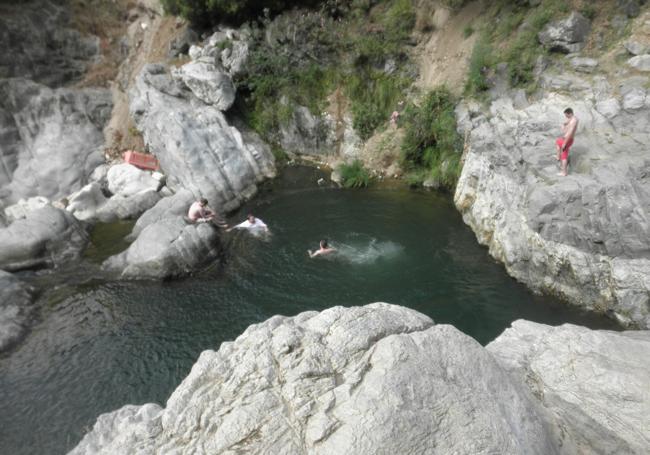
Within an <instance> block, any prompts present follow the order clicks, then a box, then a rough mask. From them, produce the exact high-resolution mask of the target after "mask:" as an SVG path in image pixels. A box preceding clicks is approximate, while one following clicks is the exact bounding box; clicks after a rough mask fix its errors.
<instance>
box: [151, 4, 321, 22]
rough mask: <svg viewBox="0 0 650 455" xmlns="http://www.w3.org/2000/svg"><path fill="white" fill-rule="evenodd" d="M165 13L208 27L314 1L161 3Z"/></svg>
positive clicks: (305, 5) (248, 18) (242, 20)
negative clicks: (265, 11)
mask: <svg viewBox="0 0 650 455" xmlns="http://www.w3.org/2000/svg"><path fill="white" fill-rule="evenodd" d="M161 3H162V5H163V8H164V9H165V11H166V12H167V13H168V14H174V15H178V16H182V17H184V18H185V19H187V20H189V21H190V22H192V24H193V25H195V26H197V27H202V28H203V27H205V28H207V27H210V26H212V25H215V24H218V23H223V22H235V23H241V22H244V21H246V20H250V19H253V20H255V19H257V18H258V17H259V16H262V15H263V14H264V10H265V9H266V10H268V12H269V13H270V14H275V13H278V12H280V11H283V10H285V9H289V8H291V7H293V6H303V7H309V6H313V5H315V4H317V3H319V2H318V1H317V0H311V1H300V2H299V1H295V0H161Z"/></svg>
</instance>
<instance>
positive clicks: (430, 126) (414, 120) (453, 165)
mask: <svg viewBox="0 0 650 455" xmlns="http://www.w3.org/2000/svg"><path fill="white" fill-rule="evenodd" d="M454 106H455V104H454V99H453V97H452V95H451V93H450V92H449V91H448V90H447V89H446V88H445V87H440V88H437V89H434V90H432V91H431V92H429V94H428V95H427V96H426V97H425V99H424V100H423V102H422V105H421V106H415V105H409V106H408V107H407V109H406V111H405V113H404V122H403V123H404V125H405V128H406V132H405V135H404V140H403V141H402V150H401V164H402V167H403V168H404V169H405V170H406V171H408V172H411V173H414V172H415V173H417V171H420V170H422V169H426V170H428V171H429V173H430V174H431V175H435V176H436V177H437V178H438V180H439V181H440V182H441V184H442V185H443V186H445V187H447V188H452V187H453V186H454V185H455V184H456V181H457V180H458V176H459V175H460V169H461V166H460V158H461V150H462V140H461V137H460V136H459V135H458V132H457V131H456V116H455V114H454Z"/></svg>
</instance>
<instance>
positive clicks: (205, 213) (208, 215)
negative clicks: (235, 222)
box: [187, 198, 228, 228]
mask: <svg viewBox="0 0 650 455" xmlns="http://www.w3.org/2000/svg"><path fill="white" fill-rule="evenodd" d="M187 217H188V218H189V219H190V221H192V222H193V223H208V222H212V223H214V224H215V225H217V226H219V227H223V228H227V227H228V225H227V224H226V222H225V221H222V220H220V219H218V218H217V214H216V213H215V212H214V211H213V210H211V209H210V208H209V207H208V200H207V199H206V198H201V199H199V200H198V201H196V202H194V203H193V204H192V205H190V209H189V211H188V212H187Z"/></svg>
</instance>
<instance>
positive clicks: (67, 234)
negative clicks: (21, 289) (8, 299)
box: [0, 205, 88, 271]
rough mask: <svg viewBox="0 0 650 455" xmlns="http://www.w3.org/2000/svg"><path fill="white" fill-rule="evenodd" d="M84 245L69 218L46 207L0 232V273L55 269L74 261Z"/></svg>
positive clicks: (80, 230)
mask: <svg viewBox="0 0 650 455" xmlns="http://www.w3.org/2000/svg"><path fill="white" fill-rule="evenodd" d="M87 241H88V236H87V234H86V232H85V231H84V230H83V227H82V226H81V225H80V224H79V222H78V221H77V220H76V219H75V218H74V217H73V216H72V215H71V214H69V213H68V212H66V211H65V210H60V209H57V208H54V207H52V206H50V205H48V206H45V207H43V208H41V209H38V210H35V211H33V212H29V213H28V214H27V216H26V217H25V218H24V219H20V220H16V221H14V222H13V223H11V224H10V225H9V226H7V227H6V228H3V229H0V269H3V270H8V271H14V270H21V269H28V268H34V267H41V266H56V265H59V264H61V263H63V262H65V261H68V260H71V259H74V258H76V257H78V256H79V254H80V252H81V250H82V249H83V248H84V246H85V245H86V243H87Z"/></svg>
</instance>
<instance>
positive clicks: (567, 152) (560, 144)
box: [555, 137, 573, 160]
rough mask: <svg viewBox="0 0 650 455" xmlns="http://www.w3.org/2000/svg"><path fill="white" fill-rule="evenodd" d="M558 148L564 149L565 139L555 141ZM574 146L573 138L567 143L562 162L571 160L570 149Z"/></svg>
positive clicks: (560, 138)
mask: <svg viewBox="0 0 650 455" xmlns="http://www.w3.org/2000/svg"><path fill="white" fill-rule="evenodd" d="M555 143H556V144H557V146H558V147H560V148H562V146H563V145H564V138H563V137H558V138H557V140H556V141H555ZM572 145H573V138H571V139H569V141H568V142H567V145H566V148H565V149H564V150H562V154H561V155H560V159H561V160H566V159H568V158H569V149H570V148H571V146H572Z"/></svg>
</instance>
